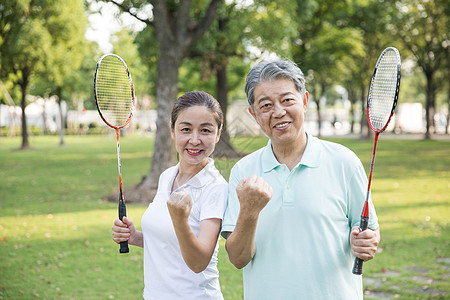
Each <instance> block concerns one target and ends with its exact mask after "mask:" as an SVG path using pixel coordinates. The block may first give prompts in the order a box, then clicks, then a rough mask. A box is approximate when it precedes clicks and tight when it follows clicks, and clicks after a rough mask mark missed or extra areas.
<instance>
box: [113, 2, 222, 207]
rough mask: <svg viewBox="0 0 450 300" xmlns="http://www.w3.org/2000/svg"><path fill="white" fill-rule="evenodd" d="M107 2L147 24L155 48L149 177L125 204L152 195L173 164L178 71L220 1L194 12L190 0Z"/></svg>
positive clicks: (207, 4) (196, 8) (208, 23)
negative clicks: (154, 104) (147, 11)
mask: <svg viewBox="0 0 450 300" xmlns="http://www.w3.org/2000/svg"><path fill="white" fill-rule="evenodd" d="M111 2H112V3H114V4H116V5H117V6H118V7H119V8H120V9H121V10H122V11H124V12H128V13H129V14H130V15H132V16H134V17H135V18H136V19H138V20H140V21H142V22H144V23H145V24H147V27H148V28H152V29H154V30H155V34H156V37H157V42H158V43H157V44H158V48H159V59H158V67H157V72H158V76H157V83H156V101H157V104H158V107H157V114H158V119H157V123H156V126H157V131H156V136H155V146H154V148H153V149H154V152H153V157H152V165H151V168H150V174H149V175H148V176H147V177H146V178H145V179H144V180H143V181H142V182H141V183H140V184H139V185H138V187H137V189H136V190H135V191H134V193H128V198H129V200H130V198H135V199H141V198H144V197H148V196H149V195H150V196H151V195H152V194H153V193H154V190H155V189H156V187H157V184H158V178H159V175H160V174H161V173H162V172H163V171H164V170H165V169H167V168H168V167H169V166H171V165H173V164H174V162H175V150H174V147H173V143H172V140H171V138H170V130H169V126H168V124H169V117H170V111H171V109H172V106H173V104H174V102H175V100H176V99H177V96H178V77H179V68H180V66H181V63H182V62H183V59H184V58H185V57H186V55H187V52H188V49H189V47H190V46H191V45H193V44H194V43H195V42H197V41H198V40H199V39H200V38H201V37H202V36H203V34H204V33H205V31H206V30H207V29H208V27H209V26H210V25H211V23H212V22H213V20H214V17H215V14H216V10H217V6H218V5H219V4H220V3H221V2H223V0H210V1H208V2H206V3H204V4H205V5H203V6H195V9H193V7H192V3H191V1H190V0H180V1H163V0H153V1H150V3H149V2H147V1H138V0H133V1H130V0H128V1H115V0H112V1H111ZM149 4H150V5H151V12H152V13H151V16H145V17H144V16H143V13H142V11H143V10H144V9H145V8H149V6H148V5H149ZM202 4H203V2H202ZM145 30H147V28H146V29H144V31H145Z"/></svg>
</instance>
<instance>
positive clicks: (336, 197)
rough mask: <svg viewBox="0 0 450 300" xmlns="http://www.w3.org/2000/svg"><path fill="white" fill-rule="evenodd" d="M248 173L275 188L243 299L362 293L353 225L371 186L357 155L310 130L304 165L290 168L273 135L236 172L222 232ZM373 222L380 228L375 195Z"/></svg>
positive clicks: (234, 214)
mask: <svg viewBox="0 0 450 300" xmlns="http://www.w3.org/2000/svg"><path fill="white" fill-rule="evenodd" d="M251 174H256V175H257V176H260V177H262V178H264V180H265V181H267V182H268V183H269V184H270V186H272V188H273V191H274V193H273V197H272V199H271V200H270V201H269V203H268V204H267V205H266V207H264V209H263V210H262V211H261V213H260V217H259V220H258V225H257V229H256V236H255V242H256V252H255V256H254V257H253V259H252V261H251V262H249V263H248V264H247V266H245V267H244V271H243V276H244V299H245V300H264V299H267V300H274V299H288V300H289V299H308V300H309V299H362V298H363V290H362V278H361V276H356V275H353V274H352V267H353V261H354V256H353V255H352V254H351V250H350V231H351V228H352V227H353V226H357V225H359V222H360V216H361V211H362V208H363V205H364V201H365V198H366V192H367V176H366V173H365V171H364V168H363V166H362V164H361V161H360V160H359V158H358V157H357V156H356V155H355V154H354V153H353V152H352V151H351V150H349V149H348V148H346V147H344V146H342V145H339V144H336V143H331V142H327V141H323V140H319V139H317V138H315V137H313V136H311V135H309V134H308V142H307V146H306V149H305V152H304V154H303V157H302V159H301V161H300V163H299V164H298V165H297V166H296V167H294V168H293V169H292V171H289V169H288V168H287V166H286V165H284V164H280V163H279V162H278V161H277V159H276V158H275V156H274V154H273V151H272V146H271V143H270V141H269V142H268V144H267V146H265V147H263V148H261V149H259V150H258V151H256V152H254V153H252V154H250V155H248V156H246V157H244V158H242V159H241V160H240V161H238V162H237V163H236V165H235V166H234V167H233V168H232V170H231V174H230V180H229V199H228V205H227V208H226V210H225V214H224V219H223V222H222V224H223V225H222V235H223V236H226V233H227V232H232V231H233V230H234V228H235V226H236V220H237V218H238V215H239V200H238V198H237V195H236V186H237V184H238V183H239V181H240V180H241V179H243V178H247V177H248V176H250V175H251ZM369 228H371V229H376V228H378V219H377V216H376V213H375V209H374V207H373V205H372V202H371V201H370V219H369Z"/></svg>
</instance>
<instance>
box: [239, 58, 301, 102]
mask: <svg viewBox="0 0 450 300" xmlns="http://www.w3.org/2000/svg"><path fill="white" fill-rule="evenodd" d="M276 79H289V80H292V82H294V84H295V88H296V89H297V91H299V92H300V93H301V94H302V95H303V94H304V93H305V91H306V88H305V76H304V75H303V72H302V70H300V68H299V67H298V66H297V64H296V63H294V62H292V61H290V60H288V59H281V60H276V61H263V62H260V63H259V64H258V65H256V66H255V67H253V68H252V69H251V70H250V72H248V75H247V79H246V80H245V93H246V94H247V101H248V104H249V105H250V106H251V107H252V108H253V103H254V102H255V96H254V91H255V87H256V86H257V85H258V84H260V83H261V82H267V81H273V80H276Z"/></svg>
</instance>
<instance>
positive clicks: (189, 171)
mask: <svg viewBox="0 0 450 300" xmlns="http://www.w3.org/2000/svg"><path fill="white" fill-rule="evenodd" d="M207 164H208V159H205V160H204V161H202V162H201V163H199V164H196V165H189V164H186V163H183V162H180V166H179V168H178V172H177V175H175V179H174V180H173V185H172V192H173V191H175V190H176V189H177V188H179V187H180V186H182V185H184V184H186V183H187V182H188V181H189V180H190V179H191V178H192V177H194V176H195V175H197V173H198V172H200V171H201V170H202V169H203V168H204V167H205V166H206V165H207Z"/></svg>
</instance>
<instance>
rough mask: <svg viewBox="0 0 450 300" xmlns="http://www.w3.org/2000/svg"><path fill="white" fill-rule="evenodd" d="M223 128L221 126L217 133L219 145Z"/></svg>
mask: <svg viewBox="0 0 450 300" xmlns="http://www.w3.org/2000/svg"><path fill="white" fill-rule="evenodd" d="M222 128H223V125H222V126H220V128H219V130H218V131H217V136H216V144H217V143H218V142H219V140H220V135H221V134H222Z"/></svg>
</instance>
